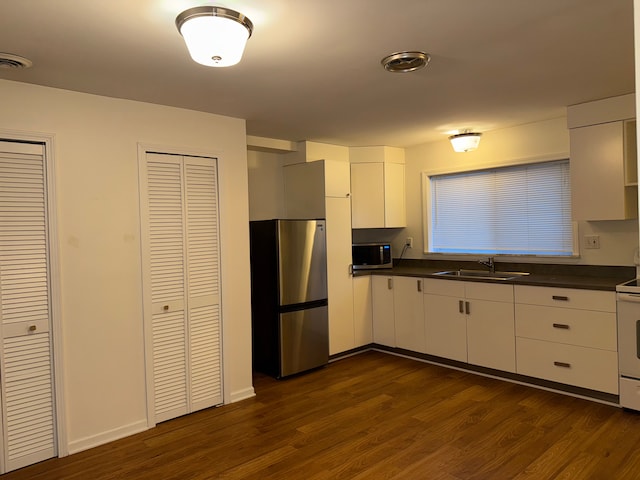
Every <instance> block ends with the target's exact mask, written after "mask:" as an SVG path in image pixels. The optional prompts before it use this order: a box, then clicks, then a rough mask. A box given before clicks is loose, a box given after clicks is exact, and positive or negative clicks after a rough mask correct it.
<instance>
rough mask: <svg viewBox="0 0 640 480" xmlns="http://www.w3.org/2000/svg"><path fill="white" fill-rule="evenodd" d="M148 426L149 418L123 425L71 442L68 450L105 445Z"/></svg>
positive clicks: (80, 450)
mask: <svg viewBox="0 0 640 480" xmlns="http://www.w3.org/2000/svg"><path fill="white" fill-rule="evenodd" d="M148 428H149V427H148V426H147V419H144V420H140V421H138V422H135V423H130V424H129V425H125V426H123V427H119V428H115V429H113V430H109V431H107V432H103V433H99V434H98V435H92V436H90V437H85V438H81V439H79V440H74V441H72V442H69V448H68V451H69V453H70V454H74V453H78V452H82V451H83V450H88V449H90V448H93V447H97V446H99V445H104V444H105V443H109V442H113V441H114V440H119V439H121V438H124V437H128V436H129V435H135V434H136V433H140V432H144V431H145V430H148Z"/></svg>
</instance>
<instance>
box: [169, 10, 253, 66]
mask: <svg viewBox="0 0 640 480" xmlns="http://www.w3.org/2000/svg"><path fill="white" fill-rule="evenodd" d="M205 8H206V7H205ZM192 10H195V9H192ZM218 10H220V11H221V12H223V14H224V16H223V15H221V14H219V13H218ZM187 12H188V11H187ZM187 12H184V13H183V14H182V15H184V14H185V13H187ZM229 12H231V13H233V14H236V15H237V16H238V17H239V18H231V17H230V16H229V15H228V13H229ZM178 20H180V16H179V17H178ZM247 22H248V24H247ZM252 28H253V26H252V24H251V22H250V21H249V19H247V18H246V17H244V15H242V14H239V13H237V12H233V11H231V10H223V9H218V8H217V7H211V11H210V12H205V13H204V14H197V15H192V16H189V17H187V18H186V19H184V20H182V21H180V23H179V24H178V30H179V31H180V33H181V34H182V36H183V38H184V41H185V43H186V44H187V49H188V50H189V54H190V55H191V58H193V60H194V61H195V62H198V63H200V64H202V65H206V66H209V67H229V66H231V65H235V64H236V63H238V62H239V61H240V59H241V58H242V54H243V53H244V47H245V45H246V44H247V40H248V39H249V37H250V36H251V29H252Z"/></svg>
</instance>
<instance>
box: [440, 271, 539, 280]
mask: <svg viewBox="0 0 640 480" xmlns="http://www.w3.org/2000/svg"><path fill="white" fill-rule="evenodd" d="M434 275H442V276H443V277H455V278H480V279H489V280H511V279H513V278H517V277H523V276H525V275H529V273H527V272H489V271H487V270H446V271H444V272H437V273H434Z"/></svg>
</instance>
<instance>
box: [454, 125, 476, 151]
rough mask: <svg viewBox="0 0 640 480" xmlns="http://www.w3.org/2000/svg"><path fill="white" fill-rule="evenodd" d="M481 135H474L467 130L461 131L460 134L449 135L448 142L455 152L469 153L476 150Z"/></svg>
mask: <svg viewBox="0 0 640 480" xmlns="http://www.w3.org/2000/svg"><path fill="white" fill-rule="evenodd" d="M481 136H482V134H481V133H474V132H471V131H469V130H462V131H461V132H460V133H456V134H455V135H451V136H450V137H449V141H450V142H451V146H452V147H453V149H454V150H455V151H456V152H471V151H472V150H475V149H476V148H478V144H479V143H480V137H481Z"/></svg>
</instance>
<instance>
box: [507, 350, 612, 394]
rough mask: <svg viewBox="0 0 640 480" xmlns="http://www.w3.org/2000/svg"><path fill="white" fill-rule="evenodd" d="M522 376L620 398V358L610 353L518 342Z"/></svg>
mask: <svg viewBox="0 0 640 480" xmlns="http://www.w3.org/2000/svg"><path fill="white" fill-rule="evenodd" d="M516 364H517V367H516V371H517V373H519V374H521V375H527V376H530V377H536V378H542V379H545V380H551V381H553V382H559V383H564V384H567V385H574V386H576V387H582V388H588V389H591V390H597V391H600V392H606V393H611V394H614V395H617V394H618V355H617V353H616V352H611V351H608V350H598V349H594V348H586V347H578V346H575V345H565V344H561V343H553V342H546V341H543V340H532V339H529V338H516Z"/></svg>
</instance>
